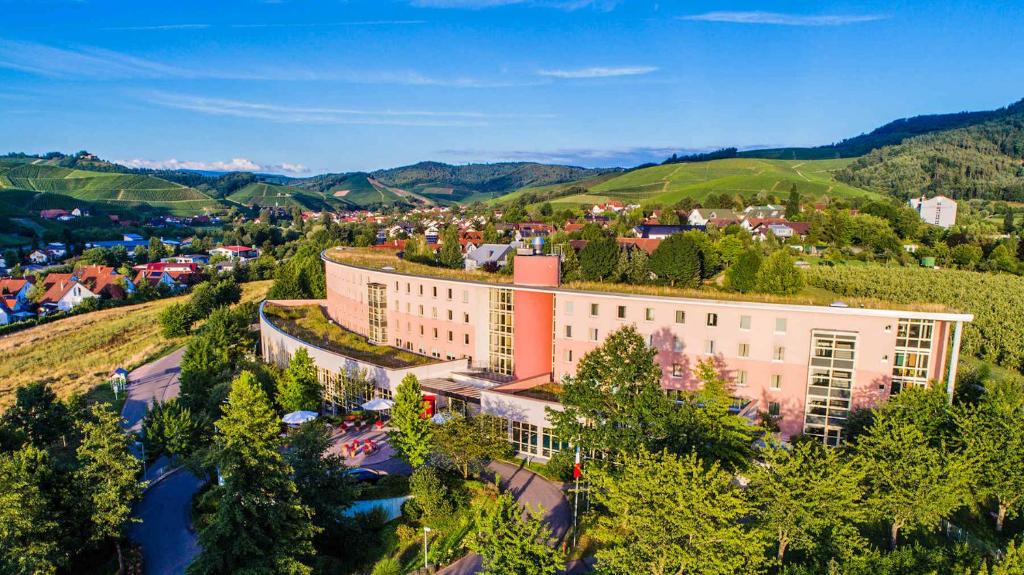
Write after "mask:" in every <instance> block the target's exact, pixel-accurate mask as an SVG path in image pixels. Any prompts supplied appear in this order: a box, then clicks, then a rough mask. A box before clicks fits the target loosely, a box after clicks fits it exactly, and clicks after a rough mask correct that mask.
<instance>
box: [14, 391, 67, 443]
mask: <svg viewBox="0 0 1024 575" xmlns="http://www.w3.org/2000/svg"><path fill="white" fill-rule="evenodd" d="M14 397H15V399H14V405H13V406H12V407H11V408H10V409H8V410H7V412H6V413H4V415H3V420H2V423H4V425H5V426H6V427H7V428H8V430H9V431H10V432H11V434H12V435H13V436H14V437H15V438H16V439H17V440H18V441H23V442H28V443H29V444H31V445H34V446H36V447H39V448H43V449H45V448H47V447H50V446H51V445H53V443H54V442H56V441H58V440H60V439H61V438H62V437H64V436H66V435H67V434H68V432H69V431H71V419H70V414H69V413H68V408H67V406H66V405H65V404H64V403H63V402H62V401H61V400H60V399H58V398H57V394H56V393H54V392H53V390H52V389H51V388H50V386H49V385H48V384H47V383H46V382H43V381H36V382H33V383H30V384H28V385H24V386H22V387H19V388H18V389H17V390H15V392H14Z"/></svg>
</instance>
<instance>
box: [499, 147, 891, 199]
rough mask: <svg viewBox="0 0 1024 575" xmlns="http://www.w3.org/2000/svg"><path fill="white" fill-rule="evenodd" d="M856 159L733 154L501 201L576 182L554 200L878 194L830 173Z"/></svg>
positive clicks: (615, 176)
mask: <svg viewBox="0 0 1024 575" xmlns="http://www.w3.org/2000/svg"><path fill="white" fill-rule="evenodd" d="M851 161H852V160H849V159H842V160H811V161H787V160H761V159H754V158H731V159H726V160H714V161H711V162H698V163H687V164H668V165H664V166H653V167H650V168H644V169H642V170H635V171H632V172H627V173H625V174H618V175H614V176H612V177H608V176H602V177H598V178H591V179H589V180H583V181H580V182H576V183H575V184H561V185H559V186H547V187H544V188H527V189H524V190H520V191H518V192H515V193H514V194H510V195H507V196H503V197H502V198H501V199H500V200H501V201H504V200H506V199H510V198H513V199H514V198H515V196H516V194H522V193H526V192H529V191H535V192H541V193H543V192H545V191H556V190H559V189H564V188H566V187H569V186H572V185H580V186H583V187H585V188H587V190H588V192H587V193H586V194H577V195H572V196H564V197H561V198H555V199H553V200H551V203H552V204H556V205H563V206H577V205H589V204H594V203H599V202H604V201H607V200H612V199H614V200H621V201H624V202H630V203H639V204H650V203H659V204H663V205H671V204H674V203H676V202H678V201H679V200H681V199H683V198H686V197H691V198H695V199H698V200H699V199H702V198H704V197H706V196H707V195H708V194H721V193H727V194H730V195H735V194H739V195H742V196H744V197H747V198H753V197H755V196H757V195H758V194H759V193H762V192H764V193H768V194H774V195H776V196H778V197H779V198H785V197H786V195H787V194H788V193H789V190H790V188H791V187H792V186H793V185H794V184H795V185H796V187H797V189H798V190H799V191H800V193H801V194H802V195H804V196H808V197H814V198H819V197H822V196H829V197H832V198H851V197H857V196H871V197H877V196H878V194H877V193H875V192H870V191H867V190H861V189H859V188H854V187H852V186H848V185H846V184H844V183H842V182H838V181H836V180H835V179H834V178H833V177H832V172H833V171H835V170H837V169H839V168H841V167H843V166H845V165H846V164H848V163H849V162H851Z"/></svg>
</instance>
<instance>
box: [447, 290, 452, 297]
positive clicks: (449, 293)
mask: <svg viewBox="0 0 1024 575" xmlns="http://www.w3.org/2000/svg"><path fill="white" fill-rule="evenodd" d="M448 299H452V288H448Z"/></svg>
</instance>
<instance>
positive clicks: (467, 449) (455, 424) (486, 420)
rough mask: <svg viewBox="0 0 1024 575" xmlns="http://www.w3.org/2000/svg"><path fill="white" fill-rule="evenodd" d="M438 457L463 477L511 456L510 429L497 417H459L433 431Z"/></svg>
mask: <svg viewBox="0 0 1024 575" xmlns="http://www.w3.org/2000/svg"><path fill="white" fill-rule="evenodd" d="M433 435H434V445H435V449H436V452H435V457H436V459H437V460H438V462H439V463H440V464H441V465H442V466H445V467H447V468H451V469H457V470H459V472H460V473H462V477H463V478H468V477H469V474H470V473H471V472H473V471H474V470H476V469H479V468H482V467H483V464H484V463H486V462H487V461H488V460H490V459H494V458H497V457H502V456H505V455H507V454H508V451H509V444H508V430H507V429H505V428H504V426H503V422H502V420H500V419H498V418H497V417H494V416H493V415H486V414H481V415H477V416H475V417H462V416H459V415H457V416H455V417H452V418H451V419H449V420H448V421H446V422H444V423H442V424H441V425H438V426H437V427H436V428H435V429H434V432H433Z"/></svg>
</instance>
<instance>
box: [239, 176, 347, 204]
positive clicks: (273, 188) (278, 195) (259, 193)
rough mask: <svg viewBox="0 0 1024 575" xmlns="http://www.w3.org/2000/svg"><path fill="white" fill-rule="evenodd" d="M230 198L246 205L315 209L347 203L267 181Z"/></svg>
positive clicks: (240, 191)
mask: <svg viewBox="0 0 1024 575" xmlns="http://www.w3.org/2000/svg"><path fill="white" fill-rule="evenodd" d="M228 200H230V201H232V202H236V203H239V204H244V205H251V204H258V205H260V206H280V207H283V208H293V207H297V208H299V209H302V210H314V211H320V210H323V209H329V210H330V209H336V208H338V207H341V206H344V205H345V202H343V201H341V200H339V199H337V198H334V197H331V196H329V195H327V196H325V195H324V194H320V193H318V192H313V191H307V190H301V189H299V188H295V187H292V186H281V185H278V184H269V183H265V182H254V183H252V184H249V185H248V186H245V187H244V188H241V189H239V190H237V191H235V192H234V193H232V194H231V195H230V196H228Z"/></svg>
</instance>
